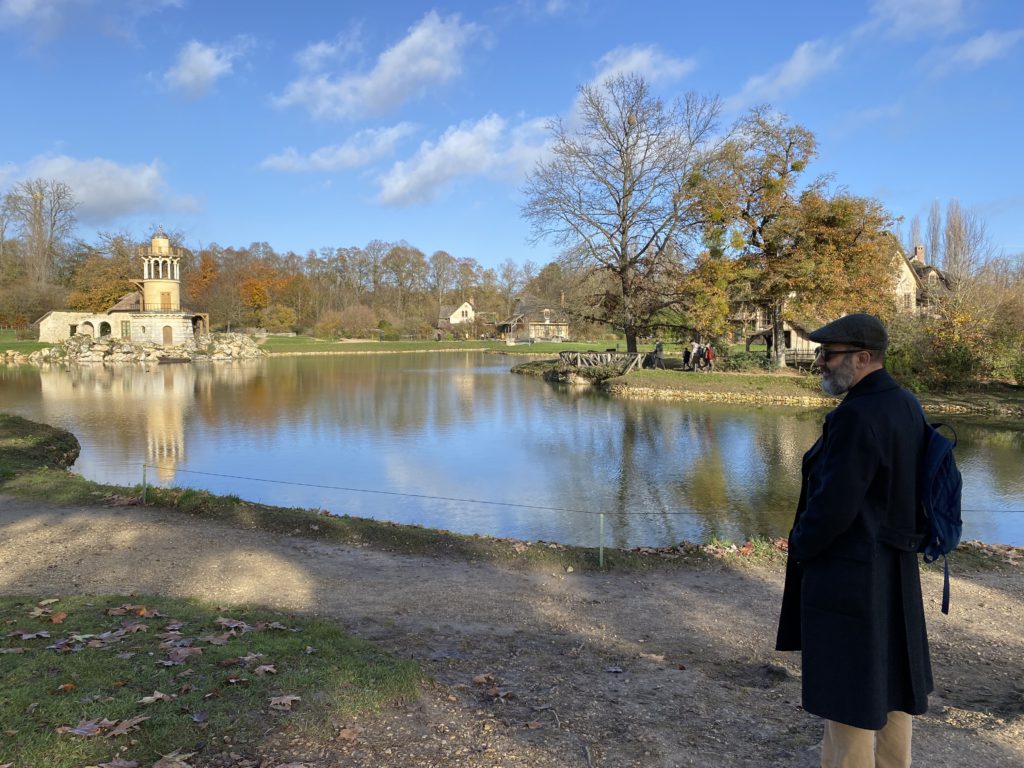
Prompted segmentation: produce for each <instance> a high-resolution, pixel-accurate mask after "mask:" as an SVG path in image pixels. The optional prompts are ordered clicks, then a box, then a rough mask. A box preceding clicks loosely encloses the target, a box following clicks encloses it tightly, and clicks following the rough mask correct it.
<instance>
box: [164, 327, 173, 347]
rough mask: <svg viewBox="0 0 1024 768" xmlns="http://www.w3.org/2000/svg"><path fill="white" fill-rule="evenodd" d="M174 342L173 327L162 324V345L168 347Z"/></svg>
mask: <svg viewBox="0 0 1024 768" xmlns="http://www.w3.org/2000/svg"><path fill="white" fill-rule="evenodd" d="M172 344H174V329H173V328H171V326H169V325H165V326H164V346H165V347H169V346H171V345H172Z"/></svg>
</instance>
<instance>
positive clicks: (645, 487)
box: [539, 393, 820, 546]
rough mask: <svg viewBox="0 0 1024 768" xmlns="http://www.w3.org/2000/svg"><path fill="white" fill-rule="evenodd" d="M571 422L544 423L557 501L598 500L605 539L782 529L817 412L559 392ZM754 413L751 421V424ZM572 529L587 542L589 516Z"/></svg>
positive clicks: (619, 542)
mask: <svg viewBox="0 0 1024 768" xmlns="http://www.w3.org/2000/svg"><path fill="white" fill-rule="evenodd" d="M563 400H564V405H563V407H564V408H573V409H574V410H575V412H576V413H575V416H576V417H577V419H576V421H574V423H573V427H572V429H571V430H567V431H565V432H562V433H560V432H557V431H551V430H549V431H548V432H547V433H546V434H545V437H544V439H543V440H542V441H541V444H540V446H539V448H540V450H543V451H545V452H551V453H552V454H557V455H559V456H561V457H562V459H561V461H560V462H559V463H558V467H559V470H560V473H561V477H559V478H558V480H557V482H558V484H559V485H560V487H562V488H564V489H565V491H564V495H565V503H564V504H563V506H566V507H575V506H578V502H577V503H576V504H574V503H573V500H579V499H595V502H594V504H593V506H594V510H593V511H595V512H596V511H600V510H603V511H604V512H605V513H606V514H607V518H606V527H607V529H608V542H609V543H610V544H613V545H616V546H623V545H625V543H626V542H630V543H632V544H636V543H637V542H651V543H659V544H663V543H666V542H674V541H680V540H682V539H684V538H686V539H691V540H692V539H706V538H708V537H710V536H714V535H718V536H722V537H729V538H735V537H738V536H743V535H753V534H762V535H781V534H784V533H785V531H786V530H788V526H789V524H790V522H791V521H792V515H793V508H794V506H795V501H794V499H795V498H796V495H797V491H798V488H799V466H800V459H801V457H802V456H803V453H804V451H805V450H806V449H807V448H808V447H810V445H811V443H813V441H814V440H815V439H816V437H817V434H818V430H819V423H820V414H809V415H807V414H803V413H802V412H800V411H782V410H779V409H776V410H775V411H768V412H765V411H754V412H750V411H746V412H741V411H743V410H744V409H742V408H736V407H730V406H713V405H707V404H687V403H678V404H664V403H660V404H653V403H645V402H635V401H626V402H622V401H615V400H611V399H609V398H605V397H603V396H601V395H596V394H593V393H584V394H575V395H574V394H570V393H566V394H564V395H563ZM751 421H753V422H754V423H753V424H752V423H751ZM575 517H579V518H583V519H580V520H578V521H574V522H573V528H574V529H575V530H578V531H580V532H581V533H583V534H586V537H587V540H593V539H594V535H593V533H592V530H593V529H594V528H596V525H597V523H596V521H594V520H593V519H591V518H592V516H589V515H588V516H583V515H578V516H575Z"/></svg>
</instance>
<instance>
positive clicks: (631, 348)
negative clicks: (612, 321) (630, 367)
mask: <svg viewBox="0 0 1024 768" xmlns="http://www.w3.org/2000/svg"><path fill="white" fill-rule="evenodd" d="M623 330H624V331H625V333H626V351H627V352H629V353H630V354H634V355H635V354H636V329H635V328H634V327H633V326H629V327H628V328H625V329H623Z"/></svg>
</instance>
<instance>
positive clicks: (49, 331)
mask: <svg viewBox="0 0 1024 768" xmlns="http://www.w3.org/2000/svg"><path fill="white" fill-rule="evenodd" d="M183 255H184V249H182V248H176V247H172V246H171V242H170V239H169V238H168V237H167V235H166V234H164V231H163V228H159V229H157V231H156V234H154V235H153V237H152V238H151V239H150V244H149V245H148V246H142V247H141V248H139V257H140V258H141V260H142V280H137V281H133V282H135V284H136V285H137V286H138V290H137V291H134V292H132V293H128V294H125V295H124V296H122V297H121V299H120V300H119V301H118V302H117V303H116V304H114V306H112V307H111V308H110V309H108V310H107V311H106V312H99V313H94V312H75V311H70V310H53V311H50V312H47V313H46V314H45V315H43V316H42V317H41V318H39V320H38V321H37V323H38V325H39V340H40V341H45V342H50V343H59V342H62V341H66V340H67V339H70V338H71V337H73V336H76V335H80V336H92V337H102V336H109V337H110V338H111V339H120V340H124V341H130V342H136V343H147V342H148V343H150V344H160V345H162V346H165V347H170V346H175V345H179V344H182V343H184V342H186V341H190V340H193V339H194V338H195V337H196V336H197V335H200V334H205V333H209V329H210V316H209V314H207V313H204V312H194V311H192V310H190V309H188V308H187V307H183V306H181V272H180V270H181V265H180V262H181V257H182V256H183Z"/></svg>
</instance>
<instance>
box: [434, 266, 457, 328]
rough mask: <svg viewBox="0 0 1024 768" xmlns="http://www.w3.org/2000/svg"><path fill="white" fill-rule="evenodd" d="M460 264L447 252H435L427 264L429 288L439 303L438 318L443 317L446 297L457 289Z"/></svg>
mask: <svg viewBox="0 0 1024 768" xmlns="http://www.w3.org/2000/svg"><path fill="white" fill-rule="evenodd" d="M457 270H458V262H456V261H455V257H454V256H452V255H451V254H450V253H448V252H447V251H434V252H433V253H432V254H431V256H430V261H429V262H427V286H428V287H429V288H430V292H431V293H432V294H433V295H434V300H435V301H436V302H437V313H438V314H437V316H438V317H440V316H441V305H442V304H444V297H445V295H447V294H448V292H449V291H451V290H452V288H454V287H455V279H456V277H457Z"/></svg>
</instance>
